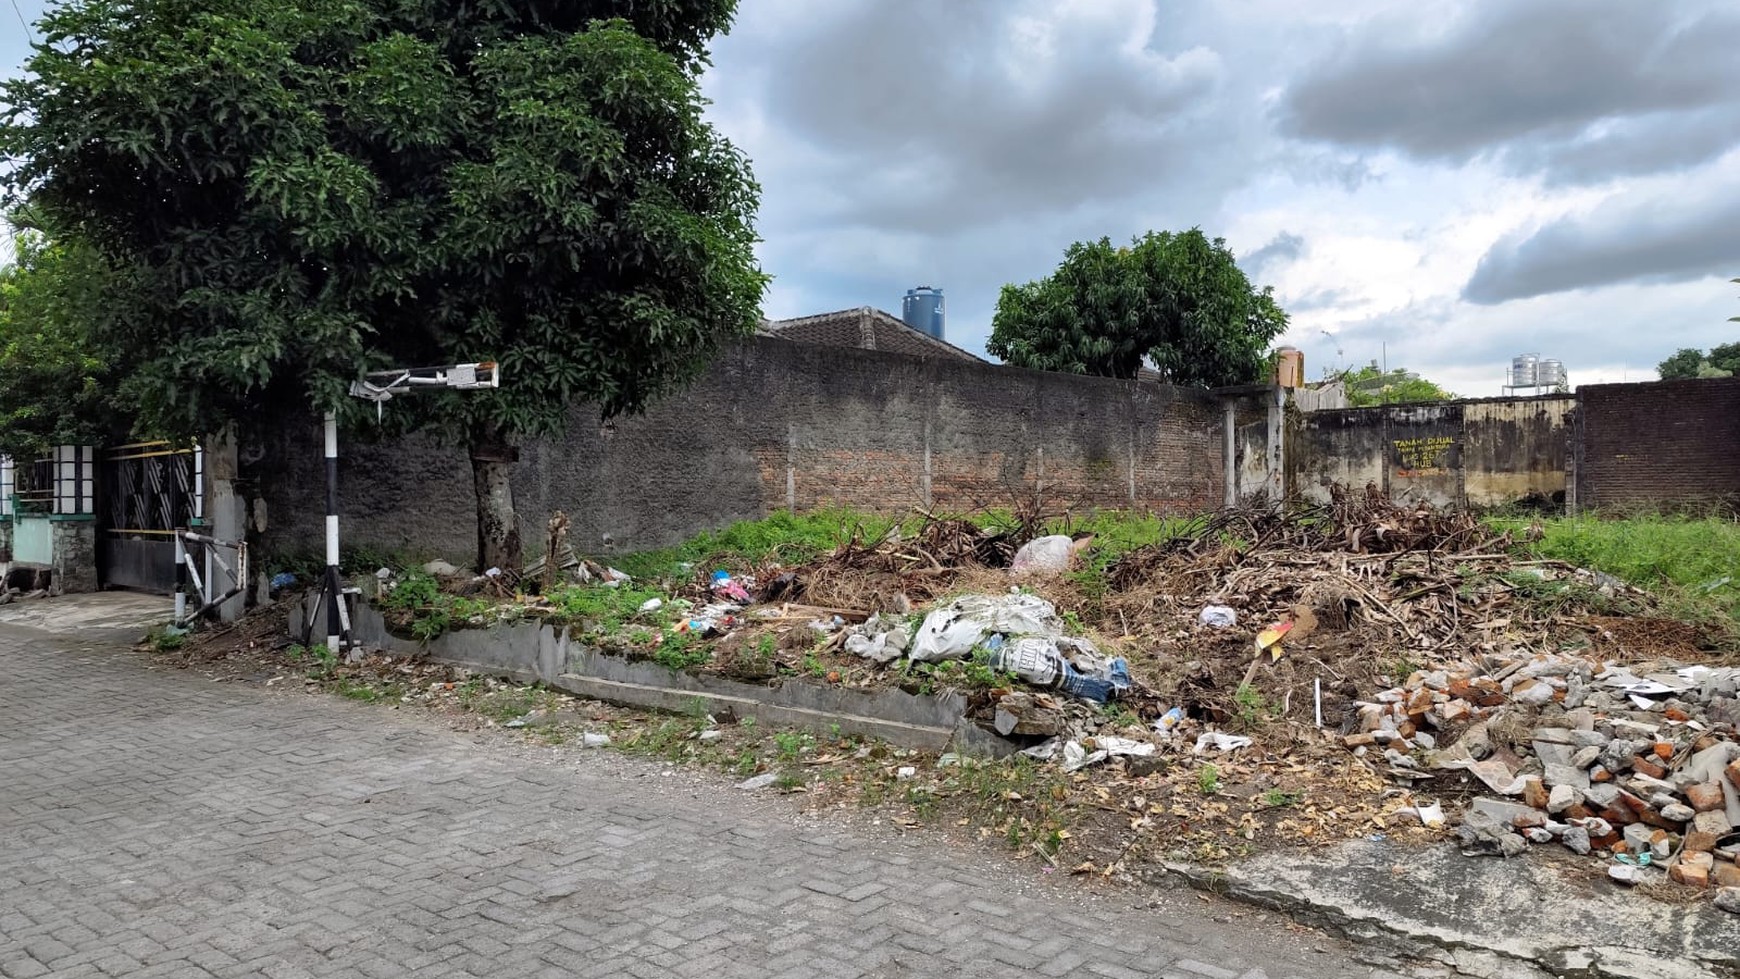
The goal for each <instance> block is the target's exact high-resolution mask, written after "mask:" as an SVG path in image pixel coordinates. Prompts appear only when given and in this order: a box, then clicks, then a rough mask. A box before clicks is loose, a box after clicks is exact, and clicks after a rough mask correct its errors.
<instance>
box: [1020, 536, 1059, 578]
mask: <svg viewBox="0 0 1740 979" xmlns="http://www.w3.org/2000/svg"><path fill="white" fill-rule="evenodd" d="M1074 544H1075V542H1074V541H1072V540H1070V539H1069V538H1068V537H1066V536H1064V535H1062V534H1053V535H1051V536H1050V537H1035V538H1034V539H1033V540H1030V541H1028V542H1027V543H1025V544H1022V545H1021V549H1020V550H1019V551H1016V552H1015V560H1014V561H1013V562H1012V563H1011V564H1010V565H1009V570H1010V572H1011V573H1013V574H1055V573H1057V572H1059V571H1068V570H1069V561H1070V558H1071V557H1073V556H1074V546H1073V545H1074Z"/></svg>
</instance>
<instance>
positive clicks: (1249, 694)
mask: <svg viewBox="0 0 1740 979" xmlns="http://www.w3.org/2000/svg"><path fill="white" fill-rule="evenodd" d="M1233 703H1234V704H1235V705H1236V706H1237V707H1238V719H1239V724H1241V725H1243V727H1244V728H1245V730H1247V731H1248V730H1251V729H1253V728H1256V727H1257V726H1259V725H1261V724H1262V723H1263V722H1264V721H1267V720H1268V719H1269V702H1268V700H1267V699H1265V698H1264V697H1263V695H1262V693H1261V692H1259V691H1258V690H1257V688H1256V687H1253V686H1251V685H1250V684H1248V683H1241V684H1239V688H1238V689H1237V690H1236V691H1234V692H1233Z"/></svg>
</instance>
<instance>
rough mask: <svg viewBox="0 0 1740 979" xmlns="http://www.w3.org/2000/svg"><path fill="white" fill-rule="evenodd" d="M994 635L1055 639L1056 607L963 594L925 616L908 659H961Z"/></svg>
mask: <svg viewBox="0 0 1740 979" xmlns="http://www.w3.org/2000/svg"><path fill="white" fill-rule="evenodd" d="M993 633H1002V634H1003V635H1005V636H1044V637H1046V638H1049V639H1056V638H1057V637H1058V636H1060V635H1062V634H1063V623H1062V622H1061V621H1060V620H1059V619H1058V618H1057V608H1056V607H1055V606H1053V605H1052V604H1051V603H1050V602H1048V601H1046V600H1045V599H1043V598H1040V597H1038V596H1037V595H1025V594H1011V595H966V596H963V597H961V598H959V599H956V600H955V601H953V602H950V603H949V604H948V605H945V606H943V607H942V608H939V609H936V610H934V611H932V612H931V613H930V614H929V615H927V616H925V617H924V624H923V625H921V626H919V627H918V635H917V636H915V637H914V638H913V641H912V653H911V658H912V660H913V661H914V662H918V663H940V662H942V661H943V660H949V659H962V658H964V657H966V656H967V655H968V654H970V653H971V652H972V651H973V647H974V646H976V645H978V644H979V643H981V642H983V641H984V640H985V637H986V636H989V635H991V634H993Z"/></svg>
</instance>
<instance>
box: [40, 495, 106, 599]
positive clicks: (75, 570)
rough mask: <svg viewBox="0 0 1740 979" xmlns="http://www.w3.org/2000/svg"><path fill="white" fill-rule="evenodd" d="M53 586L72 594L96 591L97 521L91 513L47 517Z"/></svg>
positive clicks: (63, 592)
mask: <svg viewBox="0 0 1740 979" xmlns="http://www.w3.org/2000/svg"><path fill="white" fill-rule="evenodd" d="M49 534H50V541H51V547H52V552H53V555H54V557H53V561H52V563H51V567H52V568H53V570H54V578H53V588H54V591H55V593H56V594H61V595H73V594H79V593H82V592H93V591H96V590H97V521H96V518H95V517H94V516H90V515H84V514H81V515H76V516H64V517H62V516H55V517H50V518H49Z"/></svg>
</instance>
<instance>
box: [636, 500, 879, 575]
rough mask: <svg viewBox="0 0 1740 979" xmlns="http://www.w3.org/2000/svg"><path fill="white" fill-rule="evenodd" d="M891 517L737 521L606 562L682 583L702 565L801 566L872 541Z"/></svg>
mask: <svg viewBox="0 0 1740 979" xmlns="http://www.w3.org/2000/svg"><path fill="white" fill-rule="evenodd" d="M894 524H895V520H894V519H893V518H891V517H883V516H877V515H875V514H868V513H860V512H858V511H855V510H847V509H828V510H817V511H815V512H813V513H787V512H785V511H780V512H778V513H774V514H772V515H770V516H767V517H764V518H762V519H760V520H742V521H739V522H737V523H734V524H732V525H731V526H729V527H725V528H724V529H722V530H711V531H706V532H704V533H701V534H697V535H696V536H694V537H691V538H689V539H688V540H686V541H684V542H683V543H681V544H678V545H677V546H675V547H668V548H664V549H663V550H657V551H641V552H638V553H634V554H623V555H617V556H615V557H611V558H610V559H609V563H610V564H611V565H612V566H614V567H616V568H617V569H619V570H621V571H624V572H626V573H627V574H629V575H630V576H632V577H634V578H637V579H644V580H656V579H660V578H668V577H686V575H687V572H684V571H683V570H682V565H685V564H690V565H694V566H695V570H701V571H710V570H712V569H711V568H702V567H701V565H703V564H705V563H708V562H711V563H715V564H739V565H756V564H762V563H764V562H767V561H771V560H778V561H781V562H784V563H787V564H794V563H801V562H803V561H807V560H809V559H811V558H813V557H816V556H817V555H820V554H825V553H827V552H828V551H831V550H833V549H834V548H836V547H838V546H840V545H841V544H843V543H845V542H846V541H848V540H850V539H851V538H852V536H853V534H857V535H858V537H859V538H860V539H863V540H876V539H878V538H880V537H882V536H883V535H885V534H887V533H888V531H889V530H890V529H891V528H892V527H893V526H894Z"/></svg>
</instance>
